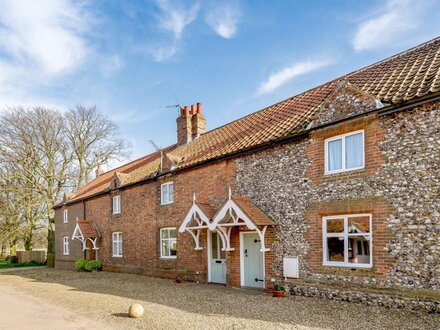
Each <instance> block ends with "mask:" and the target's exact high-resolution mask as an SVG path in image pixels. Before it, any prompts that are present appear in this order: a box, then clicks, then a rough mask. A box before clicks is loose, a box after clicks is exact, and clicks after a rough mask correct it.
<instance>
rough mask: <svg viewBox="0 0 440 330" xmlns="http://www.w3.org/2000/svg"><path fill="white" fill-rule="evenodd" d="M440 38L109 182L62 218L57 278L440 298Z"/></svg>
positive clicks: (195, 123)
mask: <svg viewBox="0 0 440 330" xmlns="http://www.w3.org/2000/svg"><path fill="white" fill-rule="evenodd" d="M439 106H440V38H437V39H434V40H431V41H429V42H427V43H424V44H422V45H420V46H417V47H415V48H412V49H410V50H408V51H405V52H403V53H400V54H398V55H395V56H393V57H390V58H388V59H385V60H383V61H381V62H378V63H376V64H373V65H370V66H368V67H366V68H363V69H360V70H357V71H355V72H352V73H350V74H347V75H345V76H343V77H340V78H338V79H335V80H333V81H330V82H327V83H325V84H323V85H321V86H318V87H315V88H313V89H310V90H308V91H306V92H304V93H301V94H299V95H296V96H294V97H291V98H289V99H286V100H284V101H281V102H279V103H277V104H274V105H271V106H269V107H267V108H265V109H262V110H260V111H257V112H255V113H252V114H250V115H248V116H246V117H244V118H241V119H238V120H236V121H234V122H232V123H229V124H227V125H224V126H222V127H219V128H216V129H213V130H211V131H208V132H206V117H205V114H204V112H203V111H202V105H201V104H200V103H198V104H197V105H192V106H191V107H184V108H183V109H181V111H180V115H179V117H178V118H177V144H175V145H172V146H169V147H167V148H164V149H163V150H161V151H158V152H155V153H152V154H150V155H147V156H145V157H142V158H140V159H137V160H134V161H132V162H130V163H128V164H125V165H123V166H121V167H119V168H116V169H114V170H111V171H109V172H105V173H102V171H97V177H96V178H95V179H94V180H92V181H91V182H90V183H88V184H87V185H86V186H85V187H83V188H81V189H80V190H78V191H76V192H75V193H73V194H68V195H66V196H65V198H64V200H63V201H62V202H61V203H59V204H58V205H57V206H56V208H55V214H56V267H58V268H72V267H73V262H74V261H75V260H77V259H80V258H83V257H84V256H85V257H86V258H87V259H94V258H99V259H100V260H102V262H103V266H104V269H105V270H108V271H116V272H132V273H138V274H145V275H150V276H158V277H168V278H177V277H180V278H182V279H185V280H188V281H198V282H203V283H206V282H209V283H223V284H226V285H227V286H230V287H257V288H264V287H266V286H269V285H270V283H271V281H273V280H274V279H279V278H287V280H288V281H289V280H291V281H293V282H294V281H301V280H306V281H317V282H319V283H334V282H344V283H353V284H369V285H375V286H378V287H390V288H415V289H429V290H439V289H440V241H439V237H440V236H439V225H440V198H439V193H440V168H439V160H440V113H439Z"/></svg>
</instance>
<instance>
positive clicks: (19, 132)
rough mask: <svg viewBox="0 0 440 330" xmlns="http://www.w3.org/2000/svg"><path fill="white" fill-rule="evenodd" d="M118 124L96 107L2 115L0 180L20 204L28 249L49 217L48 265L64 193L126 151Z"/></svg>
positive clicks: (20, 109) (15, 110)
mask: <svg viewBox="0 0 440 330" xmlns="http://www.w3.org/2000/svg"><path fill="white" fill-rule="evenodd" d="M117 129H118V128H117V126H116V125H115V124H114V123H113V122H111V121H110V120H109V119H108V118H107V117H105V116H103V115H102V114H100V113H99V112H98V111H97V110H96V108H95V107H92V108H85V107H81V106H79V107H77V108H76V109H74V110H71V111H69V112H67V113H65V114H62V113H60V112H59V111H56V110H52V109H47V108H41V107H36V108H33V109H25V108H23V107H17V108H12V109H9V110H8V111H5V112H3V113H2V114H1V115H0V183H1V182H3V183H4V185H5V186H4V187H5V188H6V187H7V189H5V191H8V192H9V193H10V194H13V196H14V197H15V200H14V202H15V203H19V205H20V206H21V207H20V209H19V210H18V211H17V213H18V219H19V222H21V224H22V225H23V224H24V226H23V227H24V228H25V231H24V233H23V237H24V238H25V242H26V247H27V248H29V249H31V248H32V243H31V242H32V235H33V231H34V230H35V228H36V224H37V223H39V222H41V221H42V219H45V220H46V225H47V232H48V234H47V241H48V247H47V252H48V259H47V263H48V266H53V264H54V257H55V219H54V211H53V208H54V206H55V204H56V202H57V201H58V200H60V199H61V196H62V194H63V193H64V192H68V191H71V190H73V189H78V188H79V187H81V186H82V185H84V184H85V183H86V182H87V180H88V178H89V177H90V174H91V172H92V171H93V169H94V168H95V167H96V166H97V165H98V164H103V163H105V162H108V161H109V160H112V159H120V158H122V157H124V156H125V155H126V152H127V148H128V145H127V143H126V142H125V141H124V140H122V139H120V138H119V136H118V133H117Z"/></svg>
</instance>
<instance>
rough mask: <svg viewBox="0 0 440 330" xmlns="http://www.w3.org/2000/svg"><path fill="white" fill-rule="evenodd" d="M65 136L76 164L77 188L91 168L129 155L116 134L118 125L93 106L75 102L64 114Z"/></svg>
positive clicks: (86, 180) (124, 142) (89, 176)
mask: <svg viewBox="0 0 440 330" xmlns="http://www.w3.org/2000/svg"><path fill="white" fill-rule="evenodd" d="M65 118H66V130H67V135H66V136H67V139H68V140H69V144H70V146H71V147H72V151H73V153H74V159H75V160H74V161H75V163H76V165H77V171H78V172H77V176H76V179H77V180H76V189H78V188H80V187H82V186H83V185H85V184H86V183H87V182H88V181H89V180H90V178H91V174H92V171H93V170H94V169H95V168H96V167H97V166H98V165H102V164H106V163H108V162H109V161H110V160H122V159H123V158H125V157H127V156H128V153H127V150H128V148H129V146H128V144H127V142H126V141H125V140H123V139H121V138H119V134H118V127H117V125H116V124H115V123H113V122H112V121H111V120H110V119H109V118H108V117H106V116H105V115H103V114H101V113H99V112H98V111H97V110H96V107H95V106H93V107H84V106H77V107H76V108H75V109H72V110H70V111H69V112H67V113H66V114H65Z"/></svg>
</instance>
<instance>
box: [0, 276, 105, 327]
mask: <svg viewBox="0 0 440 330" xmlns="http://www.w3.org/2000/svg"><path fill="white" fill-rule="evenodd" d="M48 315H50V316H49V317H48ZM90 328H93V329H108V328H109V327H108V326H106V325H104V324H101V323H99V322H97V321H94V320H91V319H89V318H87V317H85V316H82V315H76V314H75V313H73V312H72V311H69V310H66V309H65V308H62V307H59V306H56V305H53V304H50V303H48V302H46V301H42V300H40V299H38V298H35V297H33V296H31V295H29V294H26V293H22V292H18V291H16V290H14V289H13V288H11V287H9V286H6V285H4V284H2V283H0V329H20V330H27V329H90Z"/></svg>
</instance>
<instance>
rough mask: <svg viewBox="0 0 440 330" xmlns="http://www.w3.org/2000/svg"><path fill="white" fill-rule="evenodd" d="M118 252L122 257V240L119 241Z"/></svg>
mask: <svg viewBox="0 0 440 330" xmlns="http://www.w3.org/2000/svg"><path fill="white" fill-rule="evenodd" d="M118 252H119V253H118V255H120V256H122V238H121V240H120V241H119V251H118Z"/></svg>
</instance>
